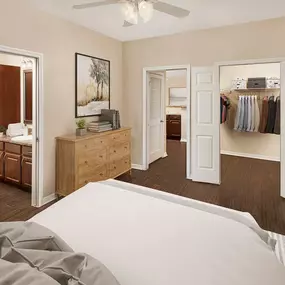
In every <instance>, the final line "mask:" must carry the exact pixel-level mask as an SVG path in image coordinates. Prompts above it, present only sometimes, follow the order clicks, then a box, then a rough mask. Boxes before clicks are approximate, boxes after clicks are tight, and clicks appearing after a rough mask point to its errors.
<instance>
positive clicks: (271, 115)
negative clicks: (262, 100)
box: [265, 96, 276, 134]
mask: <svg viewBox="0 0 285 285" xmlns="http://www.w3.org/2000/svg"><path fill="white" fill-rule="evenodd" d="M275 118H276V102H275V100H274V96H271V97H270V98H269V100H268V118H267V124H266V129H265V132H266V133H268V134H273V132H274V125H275Z"/></svg>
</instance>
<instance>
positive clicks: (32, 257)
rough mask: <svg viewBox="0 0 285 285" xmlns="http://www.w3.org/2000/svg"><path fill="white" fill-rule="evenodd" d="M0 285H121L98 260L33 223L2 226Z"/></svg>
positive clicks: (3, 224)
mask: <svg viewBox="0 0 285 285" xmlns="http://www.w3.org/2000/svg"><path fill="white" fill-rule="evenodd" d="M0 284H21V285H28V284H62V285H65V284H68V285H76V284H78V285H119V284H118V282H117V280H116V278H115V277H114V276H113V275H112V274H111V273H110V271H109V270H108V269H107V268H106V267H105V266H104V265H103V264H102V263H100V262H99V261H98V260H96V259H94V258H92V257H91V256H89V255H87V254H84V253H74V252H73V250H72V249H71V248H70V247H69V246H68V245H67V244H66V243H65V242H64V241H63V240H62V239H61V238H60V237H58V236H57V235H56V234H55V233H53V232H51V231H50V230H48V229H47V228H45V227H43V226H40V225H38V224H36V223H31V222H13V223H0Z"/></svg>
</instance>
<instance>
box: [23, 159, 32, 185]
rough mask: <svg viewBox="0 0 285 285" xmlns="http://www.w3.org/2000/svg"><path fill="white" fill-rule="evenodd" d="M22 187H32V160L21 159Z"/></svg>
mask: <svg viewBox="0 0 285 285" xmlns="http://www.w3.org/2000/svg"><path fill="white" fill-rule="evenodd" d="M22 185H23V186H24V187H32V159H31V158H27V157H23V159H22Z"/></svg>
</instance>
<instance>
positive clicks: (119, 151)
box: [56, 128, 131, 196]
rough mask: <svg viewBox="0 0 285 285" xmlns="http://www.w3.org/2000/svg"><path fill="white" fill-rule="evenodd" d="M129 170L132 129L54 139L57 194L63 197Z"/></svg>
mask: <svg viewBox="0 0 285 285" xmlns="http://www.w3.org/2000/svg"><path fill="white" fill-rule="evenodd" d="M130 170H131V129H129V128H121V129H119V130H115V131H108V132H104V133H100V134H96V133H88V134H87V135H86V136H82V137H78V136H76V135H71V136H64V137H58V138H56V193H57V194H58V195H59V196H66V195H68V194H70V193H72V192H74V191H76V190H77V189H79V188H81V187H83V186H84V185H86V184H88V183H89V182H97V181H102V180H106V179H109V178H115V177H118V176H120V175H121V174H123V173H125V172H128V171H130Z"/></svg>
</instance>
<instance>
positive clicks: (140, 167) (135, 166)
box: [132, 164, 145, 170]
mask: <svg viewBox="0 0 285 285" xmlns="http://www.w3.org/2000/svg"><path fill="white" fill-rule="evenodd" d="M132 168H133V169H136V170H145V169H144V167H143V165H140V164H132Z"/></svg>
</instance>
